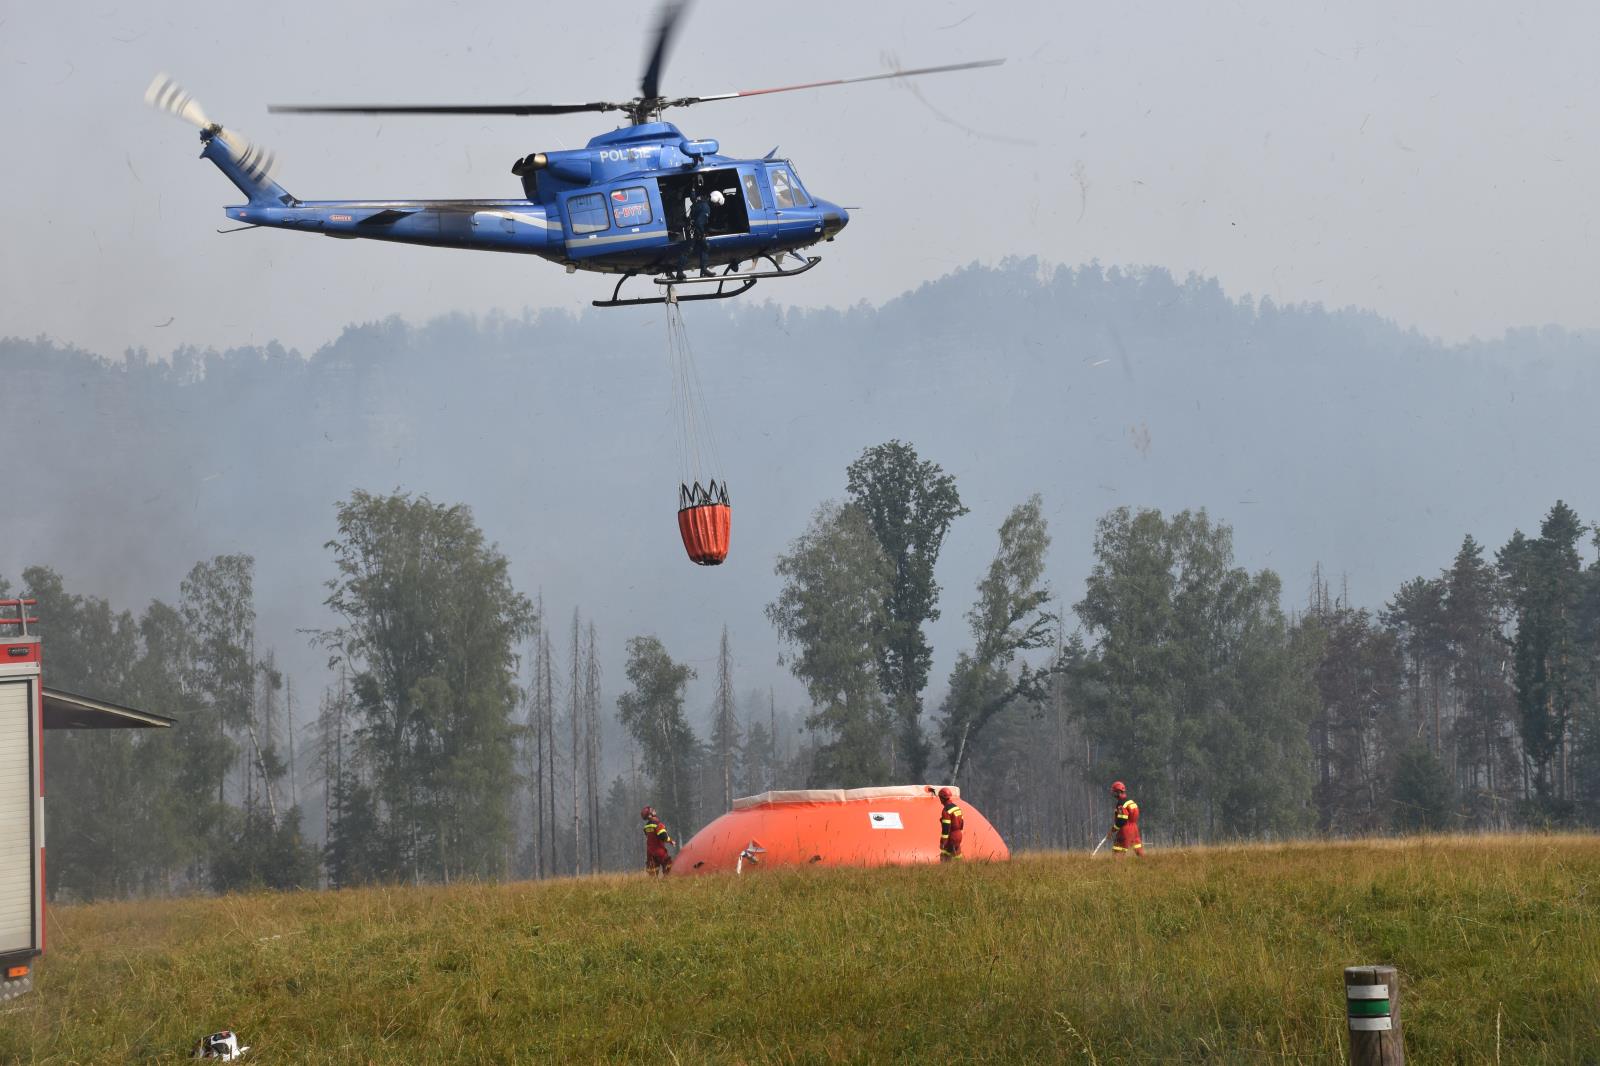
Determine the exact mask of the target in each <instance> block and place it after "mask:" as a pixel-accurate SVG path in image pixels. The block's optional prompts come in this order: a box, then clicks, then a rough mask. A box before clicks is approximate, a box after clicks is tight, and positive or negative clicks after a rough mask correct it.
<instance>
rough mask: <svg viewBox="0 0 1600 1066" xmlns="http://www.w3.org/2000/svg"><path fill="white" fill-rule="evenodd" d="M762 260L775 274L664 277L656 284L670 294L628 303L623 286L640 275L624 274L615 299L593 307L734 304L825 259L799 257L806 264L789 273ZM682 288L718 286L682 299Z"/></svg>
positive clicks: (774, 261) (731, 270)
mask: <svg viewBox="0 0 1600 1066" xmlns="http://www.w3.org/2000/svg"><path fill="white" fill-rule="evenodd" d="M761 258H763V259H765V260H766V261H767V262H769V263H771V264H772V269H771V270H751V271H744V272H735V270H734V268H733V267H732V266H729V267H728V269H727V271H726V272H725V273H722V274H713V275H712V276H711V277H708V278H692V277H679V276H677V275H675V274H664V275H662V276H661V277H658V278H655V279H654V281H655V283H656V284H657V285H664V286H666V290H667V291H666V294H665V295H662V296H652V297H638V298H634V299H628V300H624V299H621V298H620V297H621V294H622V286H624V285H626V284H627V283H628V280H629V279H630V278H636V277H638V276H639V275H637V274H624V275H623V276H622V278H621V279H620V280H619V281H618V282H617V287H616V288H615V289H613V290H611V299H609V300H595V301H593V303H594V306H596V307H640V306H643V305H646V304H665V303H687V302H689V301H691V300H731V299H733V298H734V297H735V296H738V295H739V294H740V293H744V292H749V291H750V290H751V289H752V288H754V287H755V284H756V282H758V281H760V280H761V279H763V278H788V277H793V276H794V275H796V274H804V273H805V272H806V271H808V270H810V269H811V268H812V267H814V266H816V265H817V264H818V263H820V262H822V257H821V256H819V255H808V256H797V257H796V258H800V259H803V260H804V261H805V265H804V266H797V267H791V268H790V269H788V270H785V269H784V268H783V266H782V265H781V264H780V263H779V262H778V260H777V259H775V258H773V257H772V256H770V255H766V256H762V257H761ZM730 282H738V283H739V285H738V287H737V288H733V289H730V288H728V287H727V286H728V284H729V283H730ZM680 285H715V286H716V291H714V292H696V293H685V294H683V295H679V293H678V286H680Z"/></svg>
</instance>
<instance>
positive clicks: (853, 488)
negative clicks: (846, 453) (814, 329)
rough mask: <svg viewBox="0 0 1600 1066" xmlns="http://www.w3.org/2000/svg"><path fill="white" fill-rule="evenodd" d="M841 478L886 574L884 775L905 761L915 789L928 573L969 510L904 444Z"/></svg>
mask: <svg viewBox="0 0 1600 1066" xmlns="http://www.w3.org/2000/svg"><path fill="white" fill-rule="evenodd" d="M846 474H847V477H848V479H849V480H848V490H849V493H850V502H851V503H853V504H855V505H856V506H857V507H858V508H860V510H861V513H862V515H863V516H864V517H865V518H866V521H867V525H868V526H869V527H870V528H871V530H872V535H873V537H874V538H876V540H877V542H878V546H879V547H880V548H881V549H882V550H883V557H884V559H885V560H887V562H888V564H889V567H890V579H889V585H888V588H887V590H886V595H885V598H884V604H883V611H882V614H881V615H880V617H879V618H878V620H877V623H876V625H877V641H876V649H875V650H876V652H877V666H878V677H879V683H880V685H881V687H882V690H883V694H884V697H885V698H886V699H887V700H888V701H889V705H890V707H891V708H892V709H893V711H894V718H895V726H896V728H895V745H894V748H893V749H892V751H891V763H892V765H891V767H890V768H891V770H892V771H896V772H898V771H899V770H900V766H899V765H898V764H899V763H900V762H902V761H903V762H904V764H905V772H906V776H907V777H908V779H910V780H913V781H919V780H921V779H922V777H923V773H924V771H925V769H926V767H927V761H928V751H927V742H926V741H925V740H924V739H923V736H922V690H923V689H924V688H926V687H927V684H928V669H929V667H931V666H932V664H933V649H932V648H931V647H929V645H928V638H927V636H926V634H924V633H923V631H922V627H923V625H924V624H925V623H927V622H932V621H937V620H938V618H939V584H938V582H936V581H935V580H934V577H933V570H934V565H935V564H936V563H937V562H938V561H939V549H940V548H941V547H942V546H943V544H944V538H945V534H946V533H948V532H949V530H950V523H952V522H954V521H955V520H956V519H957V518H960V517H961V516H962V515H964V514H966V513H967V509H966V507H965V506H963V505H962V503H961V496H960V494H959V493H957V492H956V482H955V478H953V477H951V476H950V475H949V474H946V473H945V472H944V471H943V470H942V469H940V467H939V465H938V464H937V463H934V462H931V461H928V460H924V459H922V458H920V457H919V456H918V455H917V452H916V449H915V448H913V447H912V446H911V445H909V444H906V443H904V442H902V441H897V440H892V441H889V442H888V443H886V444H879V445H877V446H875V447H872V448H868V449H867V450H866V451H864V452H862V453H861V456H860V458H858V459H856V461H855V462H853V463H851V464H850V466H849V468H848V470H847V471H846Z"/></svg>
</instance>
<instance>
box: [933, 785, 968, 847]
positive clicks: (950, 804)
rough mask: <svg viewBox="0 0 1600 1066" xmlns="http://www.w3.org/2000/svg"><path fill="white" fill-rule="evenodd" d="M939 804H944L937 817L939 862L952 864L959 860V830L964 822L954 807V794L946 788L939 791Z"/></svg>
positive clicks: (958, 809)
mask: <svg viewBox="0 0 1600 1066" xmlns="http://www.w3.org/2000/svg"><path fill="white" fill-rule="evenodd" d="M939 802H940V803H942V804H944V810H943V811H942V812H941V813H940V815H939V861H940V862H954V861H955V860H956V859H959V858H961V830H962V829H963V828H965V826H966V821H965V820H964V819H963V818H962V816H961V808H960V807H959V806H957V805H956V801H955V794H954V793H953V792H951V791H950V790H949V789H948V788H941V789H940V790H939Z"/></svg>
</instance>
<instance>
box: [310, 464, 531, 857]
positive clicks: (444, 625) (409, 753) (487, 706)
mask: <svg viewBox="0 0 1600 1066" xmlns="http://www.w3.org/2000/svg"><path fill="white" fill-rule="evenodd" d="M338 530H339V534H338V536H337V537H336V538H335V539H333V540H331V541H329V542H328V545H327V547H328V548H329V549H330V550H331V551H332V552H333V556H334V562H335V565H336V567H337V570H338V576H337V577H336V578H334V579H333V580H331V581H329V582H328V590H329V595H328V599H327V606H328V607H329V608H331V609H332V610H333V611H334V612H335V613H336V614H337V615H338V616H339V617H340V618H341V619H343V624H342V625H341V626H340V627H339V628H337V629H334V630H331V631H327V632H324V633H322V634H321V639H322V640H323V642H324V643H325V644H326V645H327V646H328V647H329V648H330V649H331V650H332V651H333V652H334V655H335V658H336V659H339V660H342V661H345V662H347V663H349V665H350V668H351V669H352V670H353V671H354V674H353V677H352V682H353V692H354V696H355V706H356V717H357V719H358V720H359V722H360V723H361V724H360V728H359V731H358V736H359V739H360V743H361V748H362V751H363V754H364V756H365V757H366V758H367V759H368V761H369V763H370V766H371V773H372V784H373V793H374V795H375V797H376V799H377V803H378V819H379V822H380V824H381V825H382V827H383V829H382V839H383V841H384V845H385V846H384V851H383V862H382V864H381V865H382V874H383V876H385V877H396V876H409V877H411V878H413V879H417V880H420V879H423V878H427V879H445V880H448V879H451V878H455V877H461V876H491V875H494V874H498V873H500V872H501V871H502V870H503V867H504V862H505V856H506V854H507V849H508V845H509V840H510V833H511V825H512V821H511V810H510V803H511V797H512V795H513V792H514V786H515V774H514V766H513V751H514V744H513V740H514V737H515V734H516V731H517V727H516V726H515V725H514V723H513V720H512V715H513V710H514V708H515V707H516V704H517V689H516V676H515V674H516V664H517V658H516V647H517V644H518V641H520V640H521V639H522V638H523V637H525V636H526V635H527V634H528V633H529V632H530V631H531V628H532V624H533V621H534V609H533V605H532V604H531V603H530V602H529V601H528V599H527V597H526V596H524V595H522V593H520V592H518V591H516V589H514V588H513V587H512V585H511V580H510V577H509V573H508V569H509V568H508V564H507V561H506V558H505V556H504V555H502V554H501V553H500V552H499V550H498V549H497V548H495V547H494V546H493V545H490V544H488V543H486V542H485V541H484V538H483V533H482V532H481V531H480V530H479V529H478V527H477V525H476V524H475V523H474V522H473V520H472V513H471V511H470V510H469V509H468V508H467V507H465V506H462V505H454V506H446V505H443V504H436V503H434V502H433V501H432V500H430V499H428V498H427V497H426V496H422V497H412V496H410V495H406V494H398V493H397V494H395V495H391V496H374V495H371V494H369V493H366V492H356V493H354V494H352V495H351V497H350V498H349V499H348V500H345V501H343V502H341V503H340V504H339V507H338Z"/></svg>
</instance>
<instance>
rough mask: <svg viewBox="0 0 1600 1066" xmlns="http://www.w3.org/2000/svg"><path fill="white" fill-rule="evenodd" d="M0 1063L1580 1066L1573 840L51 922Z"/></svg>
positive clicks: (678, 882)
mask: <svg viewBox="0 0 1600 1066" xmlns="http://www.w3.org/2000/svg"><path fill="white" fill-rule="evenodd" d="M52 914H53V917H52V922H51V927H50V937H51V951H50V954H49V955H48V956H47V957H46V958H45V959H44V960H43V964H42V965H41V967H40V984H39V988H38V990H37V991H36V992H35V993H34V994H33V995H32V998H31V1002H29V1003H28V1005H27V1006H26V1007H24V1008H22V1009H20V1010H18V1011H15V1012H13V1013H9V1014H5V1015H0V1062H5V1063H11V1062H21V1063H83V1062H147V1061H163V1060H167V1061H176V1060H178V1059H180V1058H181V1057H183V1056H184V1055H185V1054H186V1053H187V1048H188V1047H189V1046H190V1045H191V1044H192V1043H193V1041H194V1040H195V1039H196V1038H198V1037H199V1036H200V1035H201V1034H203V1033H205V1032H209V1031H212V1030H215V1029H219V1028H230V1027H231V1028H233V1029H236V1030H238V1031H239V1032H241V1033H242V1034H243V1036H244V1038H245V1040H246V1042H248V1043H250V1044H253V1045H254V1046H255V1048H256V1051H254V1052H252V1053H251V1055H250V1056H249V1058H248V1059H247V1061H260V1062H263V1063H266V1062H273V1063H367V1062H377V1063H446V1062H452V1063H453V1062H462V1063H498V1062H595V1061H626V1062H650V1063H674V1062H676V1063H685V1064H687V1063H700V1062H728V1063H738V1062H749V1063H758V1062H805V1063H810V1062H919V1063H940V1062H951V1061H986V1062H1019V1061H1045V1062H1083V1063H1099V1064H1111V1063H1136V1062H1208V1063H1230V1064H1231V1063H1256V1062H1307V1063H1342V1062H1344V1061H1345V1060H1344V1046H1345V1032H1344V1000H1343V987H1342V979H1341V974H1340V969H1341V967H1343V966H1345V965H1356V964H1366V963H1392V964H1394V965H1396V966H1398V967H1399V968H1400V971H1401V975H1402V987H1403V991H1402V1012H1403V1016H1404V1023H1405V1030H1406V1046H1407V1052H1408V1058H1409V1061H1411V1062H1413V1063H1416V1064H1420V1066H1432V1064H1436V1063H1506V1064H1516V1066H1522V1064H1529V1063H1600V840H1597V839H1595V838H1591V837H1559V836H1558V837H1526V838H1510V837H1506V838H1488V839H1484V838H1471V839H1466V838H1436V839H1427V840H1419V841H1411V842H1406V843H1396V842H1384V843H1373V844H1334V845H1322V844H1301V845H1288V846H1278V847H1267V846H1260V847H1239V848H1211V849H1197V850H1190V851H1181V852H1180V851H1170V852H1165V853H1163V852H1160V851H1154V852H1153V853H1152V854H1151V855H1150V856H1149V857H1148V858H1146V859H1145V860H1144V861H1143V862H1142V863H1135V862H1134V861H1133V860H1131V859H1130V860H1122V861H1120V862H1118V863H1115V864H1113V863H1112V862H1111V861H1109V860H1108V859H1106V857H1105V856H1104V854H1102V856H1101V857H1100V858H1098V859H1096V860H1093V861H1091V860H1090V859H1089V858H1088V857H1087V856H1086V855H1062V854H1030V855H1024V856H1021V857H1019V858H1018V859H1016V860H1014V861H1013V862H1010V863H1005V864H997V865H992V866H988V865H979V864H970V865H965V866H962V867H956V868H940V867H921V868H907V869H894V870H875V871H869V870H820V869H807V870H799V871H776V870H764V871H761V872H760V873H759V874H758V875H756V876H746V877H744V878H742V879H734V878H700V879H689V878H684V879H669V880H666V881H651V880H646V879H645V878H643V877H640V876H627V877H622V876H613V877H595V878H586V879H580V880H570V881H558V882H547V883H544V884H510V885H469V886H456V887H448V888H423V889H408V888H394V889H372V890H362V891H346V892H336V893H303V894H296V895H251V896H230V897H225V898H221V899H188V900H176V901H163V902H150V903H136V904H102V905H96V906H81V907H61V908H57V909H55V910H54V911H53V912H52Z"/></svg>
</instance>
